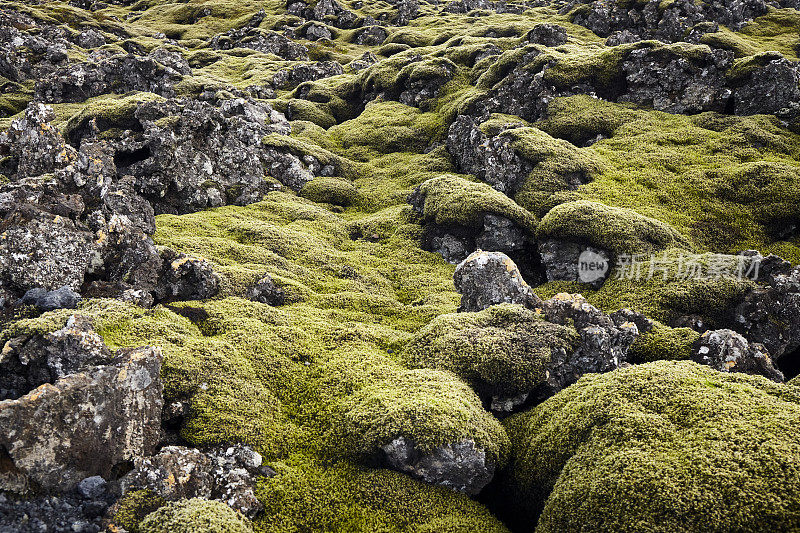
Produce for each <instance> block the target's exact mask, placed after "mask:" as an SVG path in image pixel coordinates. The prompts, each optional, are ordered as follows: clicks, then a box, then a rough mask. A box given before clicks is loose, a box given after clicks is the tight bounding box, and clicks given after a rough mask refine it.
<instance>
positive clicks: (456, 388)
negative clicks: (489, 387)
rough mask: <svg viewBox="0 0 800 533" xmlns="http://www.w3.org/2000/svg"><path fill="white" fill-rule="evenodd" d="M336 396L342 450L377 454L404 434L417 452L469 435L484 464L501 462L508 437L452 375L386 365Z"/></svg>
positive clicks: (466, 437)
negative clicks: (377, 374)
mask: <svg viewBox="0 0 800 533" xmlns="http://www.w3.org/2000/svg"><path fill="white" fill-rule="evenodd" d="M383 373H385V374H387V375H386V377H385V379H381V380H375V381H373V382H371V383H368V384H367V385H365V386H363V387H362V388H360V389H359V390H357V391H355V392H353V393H352V394H351V395H350V396H347V397H345V398H343V399H342V403H341V415H340V416H339V417H337V419H336V420H335V423H334V426H335V427H334V434H338V436H337V438H335V439H334V441H335V442H338V443H340V444H341V447H342V450H344V451H346V453H348V454H356V455H357V456H358V455H360V456H362V457H373V458H374V457H376V456H380V452H379V450H380V449H381V447H383V446H386V445H388V444H390V443H391V442H392V441H393V440H395V439H397V438H399V437H404V438H405V439H406V440H408V441H410V442H413V443H415V445H416V447H417V448H418V449H419V450H420V451H422V452H432V451H434V450H436V449H437V448H440V447H443V446H448V445H451V444H453V443H457V442H460V441H465V440H471V441H473V442H474V443H475V446H476V448H478V449H480V450H482V451H484V452H485V453H486V459H487V462H488V463H492V464H494V465H497V464H502V462H503V461H504V460H505V456H506V453H507V451H508V437H507V436H506V434H505V431H504V430H503V427H502V426H501V425H500V424H499V422H498V421H497V420H496V419H495V418H494V417H493V416H491V415H490V414H489V413H488V412H486V411H485V410H484V409H483V407H482V404H481V401H480V399H479V398H478V397H477V396H476V394H475V392H473V391H472V389H470V387H469V386H468V385H467V384H466V383H464V382H463V381H461V380H460V379H458V378H457V377H456V376H455V375H453V374H451V373H449V372H445V371H441V370H429V369H417V370H394V371H392V370H391V369H390V368H387V369H385V370H384V371H383Z"/></svg>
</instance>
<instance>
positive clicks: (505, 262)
mask: <svg viewBox="0 0 800 533" xmlns="http://www.w3.org/2000/svg"><path fill="white" fill-rule="evenodd" d="M453 280H454V282H455V286H456V290H457V291H458V292H459V293H461V305H460V306H459V308H458V310H459V311H480V310H482V309H486V308H487V307H489V306H491V305H495V304H499V303H516V304H522V305H526V306H529V307H530V306H535V305H536V303H537V302H538V300H539V298H538V297H537V296H536V295H535V294H534V293H533V291H532V290H531V288H530V287H529V286H528V284H527V283H525V280H524V279H522V274H520V272H519V269H518V268H517V265H516V264H515V263H514V261H512V260H511V258H510V257H508V256H507V255H506V254H504V253H502V252H484V251H482V250H478V251H476V252H473V253H472V254H471V255H470V256H469V257H467V258H466V259H465V260H464V261H463V262H461V263H460V264H459V265H458V266H457V267H456V271H455V274H454V275H453Z"/></svg>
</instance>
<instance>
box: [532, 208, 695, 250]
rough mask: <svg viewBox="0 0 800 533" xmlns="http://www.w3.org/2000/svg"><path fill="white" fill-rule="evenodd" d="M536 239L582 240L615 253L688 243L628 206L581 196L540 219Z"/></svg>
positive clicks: (661, 248)
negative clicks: (589, 200)
mask: <svg viewBox="0 0 800 533" xmlns="http://www.w3.org/2000/svg"><path fill="white" fill-rule="evenodd" d="M537 235H538V237H539V239H541V240H545V239H556V240H559V239H566V240H572V241H577V242H584V243H587V244H591V245H592V246H596V247H598V248H603V249H605V250H609V251H611V252H613V253H614V254H618V255H619V254H635V253H650V252H657V251H660V250H664V249H666V248H672V247H676V246H681V247H689V246H690V244H689V242H688V240H687V239H686V238H685V237H683V236H682V235H681V234H680V233H678V232H677V231H676V230H675V229H674V228H671V227H670V226H669V225H667V224H664V223H663V222H660V221H658V220H654V219H652V218H649V217H645V216H643V215H640V214H639V213H637V212H635V211H632V210H630V209H621V208H617V207H611V206H607V205H604V204H599V203H595V202H587V201H584V200H580V201H577V202H569V203H565V204H561V205H558V206H556V207H554V208H553V209H552V210H551V211H550V212H549V213H547V215H546V216H545V217H544V218H543V219H542V221H541V223H540V224H539V228H538V232H537Z"/></svg>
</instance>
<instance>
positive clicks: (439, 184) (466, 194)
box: [419, 175, 536, 231]
mask: <svg viewBox="0 0 800 533" xmlns="http://www.w3.org/2000/svg"><path fill="white" fill-rule="evenodd" d="M419 194H420V195H421V197H422V198H423V199H424V204H423V217H424V218H425V220H428V221H431V222H435V223H436V224H441V225H459V226H467V227H472V228H475V227H482V224H483V217H484V215H486V214H494V215H500V216H504V217H506V218H508V219H510V220H511V221H513V222H515V223H516V224H517V225H519V226H520V227H522V228H524V229H526V230H529V231H532V230H533V229H534V228H535V227H536V220H535V219H534V217H533V215H531V214H530V213H529V212H527V211H526V210H525V209H523V208H521V207H520V206H519V205H517V204H516V203H515V202H514V201H513V200H511V199H510V198H509V197H507V196H506V195H504V194H503V193H501V192H499V191H496V190H494V189H492V188H491V187H490V186H489V185H486V184H485V183H475V182H472V181H467V180H466V179H464V178H461V177H459V176H454V175H445V176H439V177H437V178H434V179H430V180H428V181H426V182H425V183H423V184H422V185H420V186H419Z"/></svg>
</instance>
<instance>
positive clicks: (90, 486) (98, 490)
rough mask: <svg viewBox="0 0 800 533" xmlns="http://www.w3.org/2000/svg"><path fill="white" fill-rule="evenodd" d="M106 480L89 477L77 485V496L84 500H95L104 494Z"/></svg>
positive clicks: (98, 477)
mask: <svg viewBox="0 0 800 533" xmlns="http://www.w3.org/2000/svg"><path fill="white" fill-rule="evenodd" d="M107 485H108V484H107V483H106V480H105V479H103V478H102V477H100V476H91V477H87V478H86V479H83V480H81V481H80V483H78V486H77V489H78V494H80V495H81V496H83V497H84V498H86V499H96V498H99V497H100V496H102V495H103V493H105V492H106V487H107Z"/></svg>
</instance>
